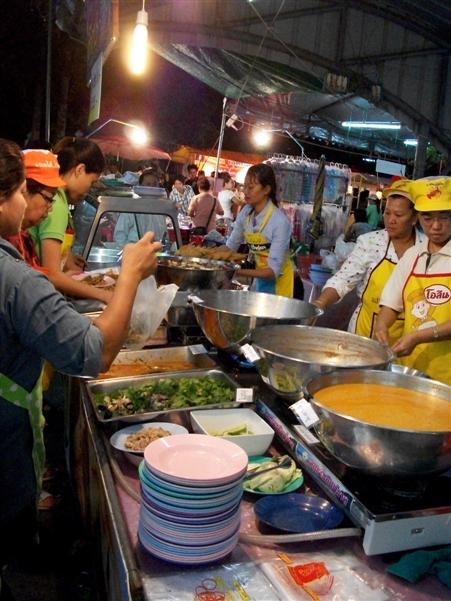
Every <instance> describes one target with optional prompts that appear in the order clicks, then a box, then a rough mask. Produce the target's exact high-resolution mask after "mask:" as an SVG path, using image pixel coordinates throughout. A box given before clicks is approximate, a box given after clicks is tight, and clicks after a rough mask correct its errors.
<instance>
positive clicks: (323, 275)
mask: <svg viewBox="0 0 451 601" xmlns="http://www.w3.org/2000/svg"><path fill="white" fill-rule="evenodd" d="M308 273H309V278H310V281H311V282H313V283H314V284H315V286H321V287H322V286H324V284H325V283H326V282H327V280H328V279H329V278H330V277H331V276H332V270H331V269H329V268H328V267H323V266H322V265H315V264H313V265H310V269H309V272H308Z"/></svg>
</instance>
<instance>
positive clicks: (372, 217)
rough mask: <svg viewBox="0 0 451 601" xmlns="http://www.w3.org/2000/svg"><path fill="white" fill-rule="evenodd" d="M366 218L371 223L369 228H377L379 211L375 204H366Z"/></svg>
mask: <svg viewBox="0 0 451 601" xmlns="http://www.w3.org/2000/svg"><path fill="white" fill-rule="evenodd" d="M366 220H367V221H368V223H369V224H370V225H371V229H373V230H377V226H378V225H379V211H378V210H377V206H376V205H368V206H367V208H366Z"/></svg>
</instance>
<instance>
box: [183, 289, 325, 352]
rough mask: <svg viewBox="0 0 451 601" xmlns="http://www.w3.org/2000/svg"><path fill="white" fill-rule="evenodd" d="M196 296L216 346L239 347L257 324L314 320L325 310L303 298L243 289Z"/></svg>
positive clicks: (199, 316) (200, 315) (202, 319)
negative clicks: (301, 299) (298, 298)
mask: <svg viewBox="0 0 451 601" xmlns="http://www.w3.org/2000/svg"><path fill="white" fill-rule="evenodd" d="M197 296H198V297H199V299H194V300H193V301H192V302H193V308H194V313H195V315H196V319H197V321H198V323H199V325H200V327H201V328H202V330H203V332H204V334H205V336H206V337H207V338H208V340H209V341H210V342H211V343H212V344H214V345H215V346H216V347H217V348H220V349H226V350H238V348H239V346H240V345H241V344H243V343H245V342H248V341H249V339H250V338H251V336H252V333H253V331H254V330H255V328H256V327H258V326H263V325H267V324H274V323H284V324H300V323H311V322H312V321H314V320H315V319H316V318H317V317H319V316H320V315H321V314H322V310H321V309H318V307H315V306H314V305H311V304H309V303H306V302H304V301H300V300H296V299H292V298H287V297H285V296H278V295H276V294H265V293H263V292H249V291H243V290H201V291H199V292H198V293H197Z"/></svg>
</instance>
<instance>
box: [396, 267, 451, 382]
mask: <svg viewBox="0 0 451 601" xmlns="http://www.w3.org/2000/svg"><path fill="white" fill-rule="evenodd" d="M417 262H418V257H417V260H416V261H415V263H414V265H413V267H412V271H411V272H410V275H409V277H408V279H407V281H406V283H405V285H404V291H403V304H404V313H405V318H404V334H408V333H410V332H412V331H414V330H422V329H426V328H432V327H434V326H438V325H440V324H441V323H444V322H445V321H448V320H450V319H451V272H448V273H440V274H431V275H428V274H425V273H415V268H416V266H417ZM403 364H404V365H408V366H409V367H413V368H414V369H418V370H420V371H422V372H424V373H425V374H427V375H428V376H430V377H431V378H433V379H434V380H439V381H441V382H445V383H446V384H451V341H449V340H437V341H434V342H428V343H425V344H418V345H417V346H416V347H415V348H414V350H413V352H412V353H411V354H410V355H408V356H407V357H403Z"/></svg>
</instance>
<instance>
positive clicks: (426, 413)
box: [313, 383, 451, 432]
mask: <svg viewBox="0 0 451 601" xmlns="http://www.w3.org/2000/svg"><path fill="white" fill-rule="evenodd" d="M313 396H314V399H315V400H316V401H318V403H319V404H320V405H321V406H322V407H324V408H326V409H331V410H332V411H334V412H336V413H339V414H340V415H346V416H348V417H352V418H354V419H358V420H360V421H362V422H365V423H368V424H371V425H374V426H382V427H384V426H385V427H388V428H396V429H401V430H415V431H419V432H451V402H448V401H445V400H443V399H441V398H438V397H436V396H434V395H432V394H427V393H424V392H417V391H415V390H410V389H408V388H400V387H398V386H384V385H383V384H369V383H368V384H367V383H356V384H336V385H333V386H328V387H326V388H322V389H321V390H318V391H317V392H315V393H314V395H313Z"/></svg>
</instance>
